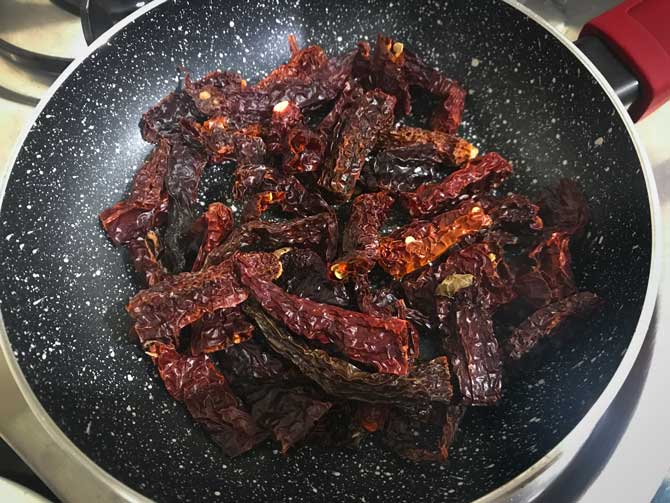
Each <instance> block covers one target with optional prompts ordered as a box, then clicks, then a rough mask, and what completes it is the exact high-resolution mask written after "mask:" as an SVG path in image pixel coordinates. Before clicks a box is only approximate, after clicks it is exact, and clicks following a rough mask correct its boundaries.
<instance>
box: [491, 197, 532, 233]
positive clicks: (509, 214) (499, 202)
mask: <svg viewBox="0 0 670 503" xmlns="http://www.w3.org/2000/svg"><path fill="white" fill-rule="evenodd" d="M480 202H481V203H482V206H483V207H484V208H485V209H486V210H487V211H488V212H489V213H490V215H491V218H492V219H493V226H492V228H493V230H504V231H510V232H512V233H514V234H515V235H519V234H528V233H529V232H530V233H534V232H537V231H541V230H542V229H543V228H544V222H543V221H542V218H541V217H540V207H539V206H538V205H536V204H534V203H533V202H531V200H530V199H528V198H527V197H526V196H523V195H521V194H507V195H506V196H503V197H500V198H495V199H487V198H486V197H481V198H480ZM500 237H501V238H502V237H504V235H503V234H500Z"/></svg>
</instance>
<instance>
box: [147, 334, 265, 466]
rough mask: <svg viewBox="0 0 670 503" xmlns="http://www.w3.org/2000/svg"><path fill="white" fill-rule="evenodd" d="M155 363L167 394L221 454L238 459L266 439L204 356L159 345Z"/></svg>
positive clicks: (223, 378) (261, 430)
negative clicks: (190, 354)
mask: <svg viewBox="0 0 670 503" xmlns="http://www.w3.org/2000/svg"><path fill="white" fill-rule="evenodd" d="M155 362H156V366H157V367H158V373H159V374H160V376H161V379H162V380H163V383H164V384H165V388H166V389H167V391H168V392H169V393H170V394H171V395H172V396H173V397H174V398H175V399H176V400H179V401H183V402H184V405H186V408H187V409H188V411H189V413H190V414H191V416H192V417H193V419H194V420H195V421H196V422H197V423H199V424H200V425H201V426H202V427H203V428H204V429H205V430H206V431H207V433H209V435H210V436H211V437H212V440H214V442H216V443H217V444H218V445H219V446H220V447H221V449H222V450H223V452H224V454H226V455H227V456H231V457H235V456H239V455H240V454H243V453H244V452H246V451H248V450H249V449H251V448H253V447H254V446H255V445H256V444H258V443H260V442H262V441H263V440H265V439H266V438H267V436H268V433H267V432H266V431H264V430H263V429H261V428H260V427H259V426H258V425H257V424H256V422H255V421H254V419H253V417H252V416H251V415H250V414H249V413H248V412H247V411H246V410H244V408H243V406H242V404H241V403H240V401H239V399H238V398H237V397H236V396H235V394H234V393H233V391H232V390H231V389H230V387H229V386H228V383H227V382H226V379H225V377H224V376H223V375H222V374H221V373H220V372H219V371H218V370H217V369H216V368H215V367H214V364H213V363H212V361H211V360H210V359H209V357H208V356H207V355H199V356H184V355H181V354H179V353H177V352H176V351H175V350H174V349H172V348H170V347H167V346H163V345H159V346H158V350H157V357H156V359H155Z"/></svg>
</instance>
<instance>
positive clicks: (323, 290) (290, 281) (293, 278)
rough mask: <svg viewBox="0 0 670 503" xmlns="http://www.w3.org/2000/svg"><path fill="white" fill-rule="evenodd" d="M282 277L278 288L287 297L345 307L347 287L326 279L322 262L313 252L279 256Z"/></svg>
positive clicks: (347, 293)
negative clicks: (287, 294)
mask: <svg viewBox="0 0 670 503" xmlns="http://www.w3.org/2000/svg"><path fill="white" fill-rule="evenodd" d="M281 263H282V270H283V274H282V275H281V277H280V278H279V280H278V284H279V285H280V286H281V287H282V288H283V289H284V290H286V291H287V292H288V293H291V294H293V295H298V296H299V297H303V298H307V299H311V300H313V301H316V302H321V303H325V304H332V305H335V306H340V307H348V306H349V304H350V303H351V299H350V295H349V292H348V290H347V286H346V285H345V284H344V283H342V282H340V281H332V280H331V279H330V278H329V277H328V269H327V268H326V263H325V262H324V261H323V259H322V258H321V257H320V256H319V254H318V253H316V252H315V251H313V250H309V249H306V248H295V249H292V250H290V251H289V252H288V253H285V254H283V255H282V256H281Z"/></svg>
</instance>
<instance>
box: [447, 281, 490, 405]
mask: <svg viewBox="0 0 670 503" xmlns="http://www.w3.org/2000/svg"><path fill="white" fill-rule="evenodd" d="M485 302H486V300H485V299H481V298H480V294H479V289H478V288H477V287H476V286H471V287H466V288H464V289H462V290H460V291H459V292H458V293H457V294H456V297H455V298H454V299H448V297H441V298H439V301H438V304H437V314H438V318H440V325H441V328H443V334H444V346H445V349H446V351H447V355H448V356H449V360H450V362H451V367H452V370H453V372H454V374H455V375H456V378H457V380H458V387H459V391H460V395H461V398H462V400H463V403H465V404H466V405H492V404H494V403H496V402H497V401H498V400H499V399H500V397H501V394H502V362H501V359H500V352H499V348H498V341H497V339H496V337H495V334H494V332H493V322H492V320H491V317H490V311H489V308H488V306H487V305H486V304H485Z"/></svg>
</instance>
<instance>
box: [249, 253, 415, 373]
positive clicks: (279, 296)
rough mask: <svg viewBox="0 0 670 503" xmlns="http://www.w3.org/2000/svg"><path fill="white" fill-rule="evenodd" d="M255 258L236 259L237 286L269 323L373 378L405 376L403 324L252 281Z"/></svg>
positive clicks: (254, 276)
mask: <svg viewBox="0 0 670 503" xmlns="http://www.w3.org/2000/svg"><path fill="white" fill-rule="evenodd" d="M259 255H260V254H247V255H241V256H239V257H238V258H237V263H238V267H239V272H240V280H241V281H242V283H243V284H244V285H245V286H246V287H247V288H248V289H249V292H250V294H251V295H252V296H253V297H254V298H255V299H256V300H257V301H258V302H259V303H260V304H261V306H263V309H264V310H265V311H267V312H268V313H269V314H270V315H271V316H272V317H274V318H275V319H277V320H279V321H281V322H282V323H283V324H284V325H286V326H287V327H288V328H289V329H290V330H291V331H293V332H294V333H297V334H300V335H302V336H303V337H305V338H306V339H311V340H316V341H318V342H320V343H322V344H332V345H334V346H335V347H336V348H337V349H338V350H339V351H341V352H342V353H343V354H344V355H346V356H347V357H349V358H351V359H352V360H355V361H358V362H361V363H364V364H368V365H372V366H374V367H375V368H376V369H377V371H378V372H381V373H387V374H396V375H406V374H407V372H408V362H407V344H408V326H407V322H406V321H404V320H400V319H397V318H387V319H380V318H375V317H373V316H369V315H365V314H362V313H358V312H356V311H349V310H346V309H342V308H341V307H337V306H332V305H329V304H320V303H318V302H314V301H311V300H308V299H303V298H300V297H297V296H295V295H291V294H289V293H286V292H285V291H284V290H282V289H281V288H280V287H278V286H277V285H275V284H274V283H271V282H269V281H266V280H264V279H263V278H260V277H258V276H257V273H256V272H255V269H256V268H257V266H256V262H257V261H258V259H259Z"/></svg>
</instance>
